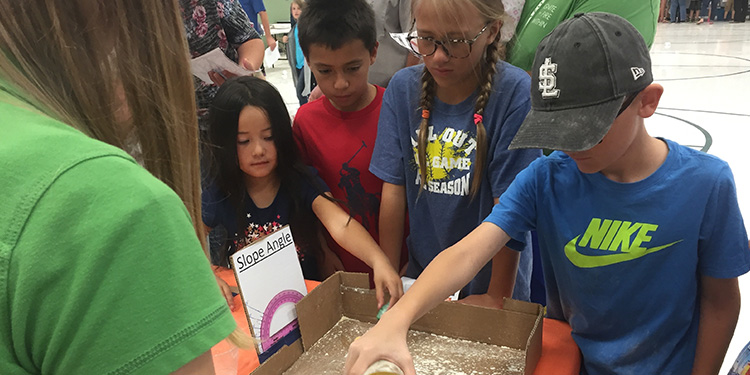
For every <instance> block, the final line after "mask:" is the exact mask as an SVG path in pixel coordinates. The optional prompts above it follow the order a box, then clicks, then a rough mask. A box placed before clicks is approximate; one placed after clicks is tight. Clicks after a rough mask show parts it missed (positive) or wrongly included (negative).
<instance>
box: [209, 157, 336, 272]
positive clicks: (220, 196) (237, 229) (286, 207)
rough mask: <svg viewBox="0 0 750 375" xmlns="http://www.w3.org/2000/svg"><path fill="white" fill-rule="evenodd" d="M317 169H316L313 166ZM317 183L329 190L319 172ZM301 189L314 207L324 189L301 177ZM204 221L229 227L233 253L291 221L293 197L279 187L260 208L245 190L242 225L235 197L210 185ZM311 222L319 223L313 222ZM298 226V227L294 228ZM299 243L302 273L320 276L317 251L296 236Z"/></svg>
mask: <svg viewBox="0 0 750 375" xmlns="http://www.w3.org/2000/svg"><path fill="white" fill-rule="evenodd" d="M310 170H311V172H314V170H313V169H310ZM313 176H314V178H315V179H316V184H317V186H319V187H320V188H322V189H323V192H325V191H326V190H327V188H326V185H325V183H324V182H323V181H321V180H320V178H319V177H318V176H317V174H315V175H313ZM299 186H300V192H301V194H302V206H303V207H302V208H303V209H305V210H310V211H312V202H313V201H314V200H315V198H317V197H318V196H319V195H320V194H321V192H320V191H319V190H318V189H317V188H316V187H315V186H314V185H313V184H311V183H310V182H308V181H304V180H302V181H300V185H299ZM202 200H203V223H204V224H206V225H207V226H208V227H211V228H213V227H215V226H217V225H222V226H224V228H227V233H228V238H227V244H226V246H228V251H227V254H228V255H231V254H233V253H235V252H236V251H237V250H239V249H242V248H243V247H245V246H247V245H249V244H251V243H252V242H253V241H255V240H256V239H258V238H260V237H262V236H265V235H267V234H270V233H273V232H275V231H277V230H278V229H280V228H281V227H283V226H284V225H287V224H290V214H291V211H292V204H293V202H292V199H291V197H289V195H288V194H287V192H286V191H285V190H284V189H279V192H278V193H277V194H276V198H274V200H273V203H271V205H269V206H268V207H264V208H260V207H258V206H256V205H255V203H254V202H253V200H252V199H251V198H250V196H249V195H248V194H247V193H245V198H244V200H245V208H244V214H243V217H242V220H243V221H244V222H243V223H242V225H237V220H238V217H237V212H236V210H235V207H234V206H233V204H232V202H231V200H230V199H229V198H228V197H227V196H226V195H225V194H224V193H222V192H221V191H220V189H218V188H217V187H216V186H209V187H207V188H206V189H205V190H204V191H203V196H202ZM311 225H315V224H313V223H311ZM292 229H294V228H292ZM295 244H296V245H297V256H298V257H299V261H300V265H301V266H302V273H303V275H304V277H305V278H306V279H308V280H320V274H319V272H318V266H317V263H316V262H317V258H316V254H315V253H314V252H313V251H310V250H309V249H307V248H305V247H304V246H301V245H303V244H302V243H301V242H300V239H295Z"/></svg>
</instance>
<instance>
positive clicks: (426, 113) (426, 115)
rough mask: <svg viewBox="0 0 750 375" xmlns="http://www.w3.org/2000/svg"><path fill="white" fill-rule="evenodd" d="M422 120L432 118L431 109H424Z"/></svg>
mask: <svg viewBox="0 0 750 375" xmlns="http://www.w3.org/2000/svg"><path fill="white" fill-rule="evenodd" d="M422 118H424V119H428V118H430V110H429V109H423V110H422Z"/></svg>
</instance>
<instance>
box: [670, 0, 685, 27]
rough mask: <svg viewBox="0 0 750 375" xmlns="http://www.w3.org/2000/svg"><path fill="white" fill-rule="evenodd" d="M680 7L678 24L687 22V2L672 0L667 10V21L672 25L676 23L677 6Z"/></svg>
mask: <svg viewBox="0 0 750 375" xmlns="http://www.w3.org/2000/svg"><path fill="white" fill-rule="evenodd" d="M678 3H679V5H680V22H685V21H686V20H687V0H672V4H671V5H670V7H669V8H670V9H669V20H670V21H672V22H673V23H674V22H676V21H677V5H678Z"/></svg>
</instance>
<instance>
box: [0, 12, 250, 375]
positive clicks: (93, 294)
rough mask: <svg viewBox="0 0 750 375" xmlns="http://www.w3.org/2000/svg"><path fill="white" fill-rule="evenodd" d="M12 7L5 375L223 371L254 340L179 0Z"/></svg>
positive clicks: (3, 254)
mask: <svg viewBox="0 0 750 375" xmlns="http://www.w3.org/2000/svg"><path fill="white" fill-rule="evenodd" d="M0 6H2V9H3V10H4V13H3V15H0V51H2V53H1V54H0V113H2V116H0V134H2V136H0V160H2V168H0V196H2V199H0V228H3V230H2V232H0V274H1V275H2V277H0V325H2V328H0V369H2V370H1V372H2V373H3V374H167V373H176V374H206V373H213V364H212V358H211V352H210V349H211V347H212V346H214V345H215V344H216V343H218V342H219V341H221V340H223V339H224V338H226V337H228V336H229V337H230V339H231V340H232V341H234V342H235V343H242V346H245V347H249V337H248V336H246V335H244V334H242V333H241V331H235V329H236V323H235V321H234V319H233V318H232V315H231V313H230V311H229V309H228V308H227V303H226V301H225V300H224V299H223V298H222V297H221V294H220V292H219V288H218V287H217V285H216V282H215V281H214V276H213V275H212V272H211V269H210V267H209V263H208V260H207V257H206V253H205V252H204V249H205V243H204V241H205V240H204V238H205V235H204V234H205V231H204V229H203V226H202V224H201V222H200V220H201V206H200V186H199V178H200V177H199V168H198V127H197V120H196V109H195V98H194V94H193V92H194V91H193V86H192V82H191V80H190V69H189V62H188V56H189V54H188V49H187V44H186V41H185V37H184V26H183V24H182V22H181V18H180V11H179V9H178V3H177V2H176V1H156V2H155V1H141V0H112V1H106V2H105V1H94V0H48V1H14V0H0Z"/></svg>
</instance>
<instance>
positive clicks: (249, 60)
mask: <svg viewBox="0 0 750 375" xmlns="http://www.w3.org/2000/svg"><path fill="white" fill-rule="evenodd" d="M237 54H238V55H239V63H240V66H242V67H243V68H245V69H247V70H250V71H255V70H258V69H260V65H261V64H262V63H263V55H264V54H265V48H264V47H263V41H262V40H260V39H258V38H255V39H250V40H248V41H247V42H245V43H242V44H240V46H239V47H238V48H237Z"/></svg>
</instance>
